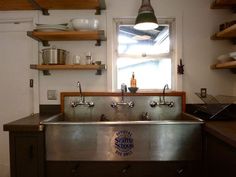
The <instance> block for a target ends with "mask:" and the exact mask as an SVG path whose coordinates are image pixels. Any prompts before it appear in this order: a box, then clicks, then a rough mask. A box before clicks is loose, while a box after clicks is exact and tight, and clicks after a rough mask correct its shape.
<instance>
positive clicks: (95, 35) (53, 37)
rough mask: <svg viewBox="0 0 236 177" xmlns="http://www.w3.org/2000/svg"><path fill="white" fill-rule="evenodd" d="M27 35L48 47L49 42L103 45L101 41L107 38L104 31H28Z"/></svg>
mask: <svg viewBox="0 0 236 177" xmlns="http://www.w3.org/2000/svg"><path fill="white" fill-rule="evenodd" d="M27 35H28V36H29V37H31V38H33V39H35V40H37V41H40V42H42V43H43V45H44V46H48V45H49V44H48V41H79V40H83V41H85V40H87V41H96V44H95V45H96V46H100V45H101V41H105V40H106V37H105V34H104V31H103V30H90V31H50V32H46V31H28V32H27Z"/></svg>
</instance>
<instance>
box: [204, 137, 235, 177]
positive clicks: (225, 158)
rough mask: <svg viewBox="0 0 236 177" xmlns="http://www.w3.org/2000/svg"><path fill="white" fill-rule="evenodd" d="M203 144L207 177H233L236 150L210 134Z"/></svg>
mask: <svg viewBox="0 0 236 177" xmlns="http://www.w3.org/2000/svg"><path fill="white" fill-rule="evenodd" d="M205 142H206V143H205V144H206V145H205V146H206V147H205V149H206V153H205V163H206V173H207V177H235V176H236V168H235V167H236V148H235V147H233V146H231V145H229V144H226V143H225V142H223V141H222V140H220V139H218V138H216V137H215V136H213V135H210V134H206V141H205Z"/></svg>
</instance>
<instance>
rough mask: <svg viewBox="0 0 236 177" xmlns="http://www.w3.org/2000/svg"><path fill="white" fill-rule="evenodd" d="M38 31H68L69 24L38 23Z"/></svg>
mask: <svg viewBox="0 0 236 177" xmlns="http://www.w3.org/2000/svg"><path fill="white" fill-rule="evenodd" d="M35 30H36V31H67V30H68V24H67V23H65V24H36V29H35Z"/></svg>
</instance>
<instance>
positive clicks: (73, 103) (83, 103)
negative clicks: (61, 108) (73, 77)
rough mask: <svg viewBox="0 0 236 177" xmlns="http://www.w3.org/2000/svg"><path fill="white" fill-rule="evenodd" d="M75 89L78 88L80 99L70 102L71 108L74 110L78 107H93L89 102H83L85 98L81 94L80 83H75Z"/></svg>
mask: <svg viewBox="0 0 236 177" xmlns="http://www.w3.org/2000/svg"><path fill="white" fill-rule="evenodd" d="M77 87H78V88H79V93H80V99H79V100H78V101H72V102H71V107H73V108H75V107H77V106H78V105H85V106H88V107H94V103H93V102H92V101H91V102H87V101H85V97H84V96H83V94H82V88H81V83H80V82H79V81H78V82H77Z"/></svg>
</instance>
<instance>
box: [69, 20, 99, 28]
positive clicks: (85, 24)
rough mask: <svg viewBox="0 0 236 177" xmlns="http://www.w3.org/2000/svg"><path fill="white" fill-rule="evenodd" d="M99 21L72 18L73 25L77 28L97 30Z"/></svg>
mask: <svg viewBox="0 0 236 177" xmlns="http://www.w3.org/2000/svg"><path fill="white" fill-rule="evenodd" d="M98 24H99V21H98V20H96V19H80V18H74V19H72V20H71V25H72V27H73V29H75V30H95V29H98Z"/></svg>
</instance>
